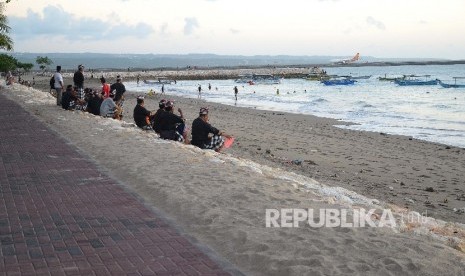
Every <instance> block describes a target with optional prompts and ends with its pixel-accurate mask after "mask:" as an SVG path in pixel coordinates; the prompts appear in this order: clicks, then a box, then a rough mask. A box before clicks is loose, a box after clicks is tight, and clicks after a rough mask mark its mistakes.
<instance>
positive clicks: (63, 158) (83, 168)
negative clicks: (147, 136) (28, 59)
mask: <svg viewBox="0 0 465 276" xmlns="http://www.w3.org/2000/svg"><path fill="white" fill-rule="evenodd" d="M109 142H110V141H109ZM109 149H110V150H111V145H110V144H109ZM0 244H1V248H0V250H1V251H0V275H229V274H228V273H226V272H224V271H223V270H222V269H221V268H220V267H219V266H218V265H217V264H216V263H215V262H214V261H212V260H211V259H210V258H208V257H207V256H206V255H205V254H204V253H202V252H201V251H199V249H197V248H196V247H195V246H193V245H192V244H191V243H190V242H189V241H188V240H186V238H184V237H182V236H181V235H179V234H178V233H177V232H176V231H175V230H174V229H173V228H172V227H170V226H169V225H167V224H166V223H165V222H164V221H163V220H162V219H160V218H159V217H157V216H156V215H155V214H154V213H153V212H152V211H151V210H149V209H148V208H146V207H145V206H144V205H143V204H142V203H141V202H140V201H139V200H138V199H137V198H136V197H134V196H133V195H131V194H130V193H128V192H127V191H126V190H125V189H123V188H122V187H121V186H120V185H119V184H118V183H117V182H116V181H115V180H113V179H111V178H110V177H108V176H107V175H105V173H102V172H101V171H99V169H98V168H96V166H95V165H94V164H93V163H92V162H91V161H89V160H88V159H86V157H84V156H83V155H81V154H80V153H79V152H78V151H77V150H76V149H75V148H74V147H73V146H71V145H69V144H67V142H66V141H65V140H64V139H62V138H61V137H59V136H58V135H57V134H56V133H54V132H53V131H50V130H49V129H48V128H47V127H46V126H45V125H44V124H43V123H41V122H39V121H38V120H37V119H35V118H31V116H30V114H29V113H27V112H26V111H25V110H23V109H22V108H21V107H20V106H19V105H18V104H16V103H14V102H12V101H10V100H7V99H6V97H5V96H3V95H1V94H0Z"/></svg>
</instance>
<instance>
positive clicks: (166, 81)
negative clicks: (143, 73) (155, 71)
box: [144, 77, 175, 84]
mask: <svg viewBox="0 0 465 276" xmlns="http://www.w3.org/2000/svg"><path fill="white" fill-rule="evenodd" d="M144 83H145V84H173V83H175V81H174V80H170V79H168V78H166V77H158V79H156V80H144Z"/></svg>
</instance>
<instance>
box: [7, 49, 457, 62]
mask: <svg viewBox="0 0 465 276" xmlns="http://www.w3.org/2000/svg"><path fill="white" fill-rule="evenodd" d="M0 53H5V54H8V53H10V54H13V55H16V54H37V55H44V54H53V55H87V54H90V55H109V56H117V55H123V56H124V55H134V56H144V55H152V56H217V57H315V58H350V57H351V56H350V54H348V55H329V54H305V55H292V54H248V55H243V54H217V53H209V52H192V53H181V54H178V53H131V52H121V53H104V52H36V51H14V50H13V51H0ZM367 58H368V59H375V60H377V61H379V60H404V61H408V60H412V61H416V60H444V61H462V60H465V58H456V59H455V58H454V59H453V58H443V57H379V56H363V55H361V60H362V61H363V60H364V59H367Z"/></svg>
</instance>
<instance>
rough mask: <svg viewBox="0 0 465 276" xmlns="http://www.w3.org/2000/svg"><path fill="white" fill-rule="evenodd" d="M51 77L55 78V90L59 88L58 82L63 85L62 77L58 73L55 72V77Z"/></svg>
mask: <svg viewBox="0 0 465 276" xmlns="http://www.w3.org/2000/svg"><path fill="white" fill-rule="evenodd" d="M53 77H54V78H55V89H57V88H61V84H60V81H61V83H63V76H62V75H61V74H60V73H58V72H56V73H55V75H53Z"/></svg>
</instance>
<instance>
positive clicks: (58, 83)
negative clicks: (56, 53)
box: [53, 65, 64, 106]
mask: <svg viewBox="0 0 465 276" xmlns="http://www.w3.org/2000/svg"><path fill="white" fill-rule="evenodd" d="M53 79H54V80H55V91H56V92H57V105H60V106H61V98H62V96H63V89H64V84H63V76H62V75H61V66H60V65H58V66H57V71H56V72H55V74H54V75H53Z"/></svg>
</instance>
